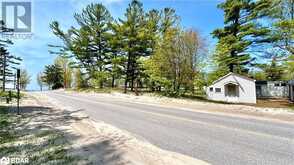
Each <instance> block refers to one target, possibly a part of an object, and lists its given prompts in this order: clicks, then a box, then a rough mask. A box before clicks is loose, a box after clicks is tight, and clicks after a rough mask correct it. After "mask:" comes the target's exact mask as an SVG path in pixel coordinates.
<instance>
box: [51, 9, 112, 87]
mask: <svg viewBox="0 0 294 165" xmlns="http://www.w3.org/2000/svg"><path fill="white" fill-rule="evenodd" d="M75 19H76V21H77V23H78V24H79V26H80V27H79V28H71V29H69V30H68V32H67V33H65V32H63V31H62V30H60V27H59V23H58V22H53V23H51V25H50V26H51V28H52V30H53V33H54V34H55V35H57V36H58V37H60V38H61V39H62V40H63V41H64V42H65V47H66V49H65V50H70V51H71V52H72V54H73V57H74V58H75V61H76V64H77V66H78V67H80V68H85V69H86V70H87V71H88V73H89V75H90V76H91V77H95V76H97V75H98V77H96V78H98V79H99V75H104V74H105V73H107V72H109V70H110V69H109V64H110V63H111V53H112V52H111V46H110V37H111V31H110V30H111V29H110V26H109V24H111V22H112V20H113V19H112V17H111V15H110V13H109V11H108V10H107V9H106V8H105V6H103V5H102V4H91V5H88V6H87V7H86V8H85V9H83V11H82V13H81V14H75ZM102 86H103V82H102V81H101V84H100V87H102Z"/></svg>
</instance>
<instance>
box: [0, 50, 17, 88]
mask: <svg viewBox="0 0 294 165" xmlns="http://www.w3.org/2000/svg"><path fill="white" fill-rule="evenodd" d="M21 60H22V59H21V58H19V57H16V56H14V55H11V54H10V53H9V52H8V51H7V50H6V49H5V48H4V47H0V72H1V73H0V76H1V82H2V91H5V84H6V83H7V82H12V81H14V80H13V78H14V70H15V69H16V67H17V66H18V65H19V64H20V61H21Z"/></svg>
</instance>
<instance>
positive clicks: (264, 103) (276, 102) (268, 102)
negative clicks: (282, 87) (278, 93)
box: [256, 99, 294, 110]
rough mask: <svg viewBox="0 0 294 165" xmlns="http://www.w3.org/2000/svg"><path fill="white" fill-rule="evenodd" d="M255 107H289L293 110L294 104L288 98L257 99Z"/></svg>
mask: <svg viewBox="0 0 294 165" xmlns="http://www.w3.org/2000/svg"><path fill="white" fill-rule="evenodd" d="M256 106H257V107H262V108H290V109H293V110H294V104H293V103H291V102H289V100H288V99H258V100H257V104H256Z"/></svg>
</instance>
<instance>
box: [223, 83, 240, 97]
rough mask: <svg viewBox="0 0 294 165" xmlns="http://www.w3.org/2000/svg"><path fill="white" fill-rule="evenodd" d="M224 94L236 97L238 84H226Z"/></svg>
mask: <svg viewBox="0 0 294 165" xmlns="http://www.w3.org/2000/svg"><path fill="white" fill-rule="evenodd" d="M226 96H229V97H238V86H237V85H234V84H228V85H227V92H226Z"/></svg>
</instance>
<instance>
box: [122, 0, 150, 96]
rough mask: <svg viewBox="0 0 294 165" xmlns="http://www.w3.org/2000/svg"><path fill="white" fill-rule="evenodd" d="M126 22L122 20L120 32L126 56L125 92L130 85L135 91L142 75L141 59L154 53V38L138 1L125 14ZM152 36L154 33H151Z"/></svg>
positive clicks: (133, 2)
mask: <svg viewBox="0 0 294 165" xmlns="http://www.w3.org/2000/svg"><path fill="white" fill-rule="evenodd" d="M125 18H126V19H125V20H121V19H120V32H121V35H122V46H123V47H122V49H123V52H124V54H125V56H126V67H125V75H126V77H125V92H127V87H128V85H129V86H130V88H131V90H132V91H133V90H134V85H135V83H136V82H137V81H138V79H139V75H140V74H142V68H141V67H140V63H139V59H140V58H142V57H148V56H150V55H151V53H152V43H153V41H152V38H151V35H150V33H149V32H150V31H149V30H150V29H147V30H146V27H145V26H146V25H147V24H148V21H147V18H146V15H145V12H144V10H143V5H142V3H141V2H139V1H138V0H133V1H132V2H131V3H130V4H129V6H128V8H127V10H126V13H125ZM151 34H152V33H151Z"/></svg>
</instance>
